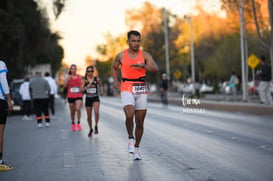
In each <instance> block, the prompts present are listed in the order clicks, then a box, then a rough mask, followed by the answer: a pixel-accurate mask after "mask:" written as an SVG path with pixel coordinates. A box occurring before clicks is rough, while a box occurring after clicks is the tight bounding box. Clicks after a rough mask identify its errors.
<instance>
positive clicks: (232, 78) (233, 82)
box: [228, 71, 238, 101]
mask: <svg viewBox="0 0 273 181" xmlns="http://www.w3.org/2000/svg"><path fill="white" fill-rule="evenodd" d="M237 84H238V78H237V76H236V74H235V72H234V71H232V72H231V76H230V79H229V84H228V86H229V93H230V94H231V95H232V99H233V101H236V93H237V90H236V89H237V88H236V86H237Z"/></svg>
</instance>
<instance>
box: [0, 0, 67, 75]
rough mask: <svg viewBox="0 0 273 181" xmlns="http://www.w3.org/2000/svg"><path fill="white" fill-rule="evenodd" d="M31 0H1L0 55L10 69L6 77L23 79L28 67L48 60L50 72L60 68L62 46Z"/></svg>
mask: <svg viewBox="0 0 273 181" xmlns="http://www.w3.org/2000/svg"><path fill="white" fill-rule="evenodd" d="M44 12H45V11H44V10H41V9H40V8H39V7H38V4H37V2H36V1H34V0H20V1H17V0H2V1H1V3H0V19H1V21H0V45H1V48H0V58H1V59H2V60H4V61H5V62H6V64H7V66H8V69H9V74H8V76H9V79H10V80H11V79H13V78H22V77H23V76H24V75H25V74H26V73H27V69H28V68H29V67H31V66H35V65H38V64H43V63H49V64H51V66H52V71H53V74H55V72H56V71H57V70H58V69H59V67H60V65H61V61H62V58H63V48H62V47H61V46H60V45H59V44H58V40H59V39H60V37H59V35H58V34H57V33H52V32H51V31H50V29H49V24H48V19H47V17H46V15H45V13H44Z"/></svg>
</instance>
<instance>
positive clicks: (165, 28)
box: [163, 8, 170, 76]
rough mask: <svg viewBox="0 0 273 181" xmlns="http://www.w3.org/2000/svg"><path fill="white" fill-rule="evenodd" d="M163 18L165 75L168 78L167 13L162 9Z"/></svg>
mask: <svg viewBox="0 0 273 181" xmlns="http://www.w3.org/2000/svg"><path fill="white" fill-rule="evenodd" d="M163 17H164V37H165V59H166V73H167V75H168V76H170V56H169V33H168V19H167V11H166V9H165V8H163Z"/></svg>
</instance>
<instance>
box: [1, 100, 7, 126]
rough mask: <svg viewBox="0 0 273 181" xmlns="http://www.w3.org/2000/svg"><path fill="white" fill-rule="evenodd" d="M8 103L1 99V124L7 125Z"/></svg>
mask: <svg viewBox="0 0 273 181" xmlns="http://www.w3.org/2000/svg"><path fill="white" fill-rule="evenodd" d="M7 109H8V103H7V102H6V101H4V100H2V99H0V124H6V122H7V115H8V111H7Z"/></svg>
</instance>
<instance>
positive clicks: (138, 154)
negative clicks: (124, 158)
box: [134, 148, 142, 160]
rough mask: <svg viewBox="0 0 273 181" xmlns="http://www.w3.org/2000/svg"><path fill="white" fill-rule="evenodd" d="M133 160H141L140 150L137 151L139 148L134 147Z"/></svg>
mask: <svg viewBox="0 0 273 181" xmlns="http://www.w3.org/2000/svg"><path fill="white" fill-rule="evenodd" d="M134 160H142V158H141V155H140V152H139V148H135V152H134Z"/></svg>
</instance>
